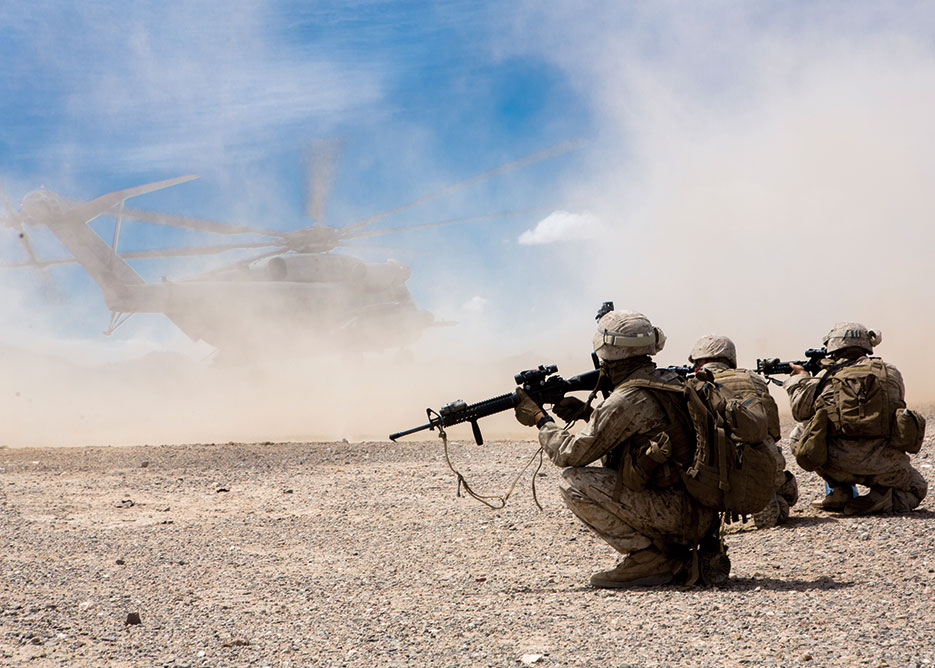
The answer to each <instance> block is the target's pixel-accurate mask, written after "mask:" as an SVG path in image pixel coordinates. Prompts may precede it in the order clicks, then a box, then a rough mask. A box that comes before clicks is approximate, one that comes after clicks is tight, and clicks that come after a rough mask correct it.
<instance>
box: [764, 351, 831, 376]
mask: <svg viewBox="0 0 935 668" xmlns="http://www.w3.org/2000/svg"><path fill="white" fill-rule="evenodd" d="M827 356H828V351H827V350H825V349H824V348H809V349H808V350H806V351H805V357H806V358H808V359H805V360H798V361H795V362H780V361H779V358H778V357H772V358H767V359H758V360H757V361H756V372H757V373H759V374H763V375H764V376H766V377H769V376H771V375H774V374H784V373H786V374H788V373H792V365H793V364H797V365H799V366H803V367H805V370H806V371H808V372H809V373H811V374H816V373H818V372H819V371H821V360H823V359H824V358H826V357H827ZM769 380H773V379H772V378H770V379H769ZM773 382H777V383H778V382H779V381H775V380H773Z"/></svg>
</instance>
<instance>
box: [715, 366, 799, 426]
mask: <svg viewBox="0 0 935 668" xmlns="http://www.w3.org/2000/svg"><path fill="white" fill-rule="evenodd" d="M714 380H715V382H717V384H718V385H722V386H723V387H726V388H727V389H728V390H730V391H731V392H733V393H734V394H736V395H737V396H739V397H745V398H748V397H756V401H757V403H759V404H760V405H761V406H762V407H763V410H764V411H765V412H766V431H767V433H768V434H769V435H770V437H772V439H773V440H774V441H778V440H779V439H780V438H781V437H782V431H781V430H780V427H779V407H778V406H777V405H776V402H775V401H773V398H772V397H771V396H770V394H769V387H768V386H767V385H766V381H764V380H763V379H761V378H760V377H759V376H757V375H756V374H754V373H752V372H750V371H746V370H744V369H725V370H724V371H718V372H717V373H715V374H714Z"/></svg>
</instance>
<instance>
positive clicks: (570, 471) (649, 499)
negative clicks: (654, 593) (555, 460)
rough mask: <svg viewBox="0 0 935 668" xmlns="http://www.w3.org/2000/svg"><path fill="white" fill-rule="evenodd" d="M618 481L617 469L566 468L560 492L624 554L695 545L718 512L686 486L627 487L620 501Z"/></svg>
mask: <svg viewBox="0 0 935 668" xmlns="http://www.w3.org/2000/svg"><path fill="white" fill-rule="evenodd" d="M616 483H617V472H616V471H615V470H613V469H607V468H600V467H596V466H573V467H569V468H566V469H564V470H563V471H562V477H561V480H560V482H559V491H560V492H561V494H562V498H563V499H564V500H565V505H567V506H568V508H569V509H570V510H571V512H573V513H574V514H575V515H576V516H577V517H578V519H580V520H581V521H582V522H584V523H585V524H586V525H587V526H588V527H590V528H591V530H592V531H594V533H596V534H597V535H598V536H600V537H601V538H602V539H604V540H605V541H606V542H607V543H608V544H609V545H610V546H611V547H613V548H614V549H615V550H617V551H618V552H620V553H622V554H629V553H630V552H634V551H636V550H642V549H645V548H647V547H649V546H651V545H656V547H660V548H664V547H665V546H667V545H673V546H675V545H681V546H684V545H695V544H697V543H698V542H699V541H700V540H701V538H702V537H703V536H704V535H705V533H706V532H707V530H708V528H709V527H710V526H711V524H712V523H713V522H714V521H715V519H716V517H717V513H715V512H714V511H713V510H709V509H707V508H703V507H701V506H699V505H698V504H697V503H695V502H694V501H693V500H692V498H691V497H690V496H689V495H688V492H686V491H685V490H684V489H683V488H682V487H680V486H679V487H672V488H667V489H646V490H642V491H639V492H637V491H634V490H631V489H628V488H626V487H622V488H621V489H620V491H619V494H618V497H617V499H616V500H614V487H615V486H616Z"/></svg>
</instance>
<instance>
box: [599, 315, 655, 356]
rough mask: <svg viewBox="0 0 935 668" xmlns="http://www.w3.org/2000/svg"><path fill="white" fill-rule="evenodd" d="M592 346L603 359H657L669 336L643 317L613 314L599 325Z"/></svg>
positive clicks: (607, 316)
mask: <svg viewBox="0 0 935 668" xmlns="http://www.w3.org/2000/svg"><path fill="white" fill-rule="evenodd" d="M593 343H594V352H595V353H597V356H598V357H599V358H600V359H602V360H608V361H610V360H622V359H624V358H627V357H637V356H638V355H655V354H656V353H658V352H659V351H660V350H662V348H663V347H664V346H665V344H666V335H665V334H664V333H663V332H662V330H661V329H659V328H658V327H653V323H651V322H650V321H649V318H647V317H646V316H645V315H643V314H642V313H637V312H636V311H610V312H608V313H605V314H604V315H603V316H601V319H600V320H598V321H597V333H595V334H594V339H593Z"/></svg>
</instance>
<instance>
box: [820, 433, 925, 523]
mask: <svg viewBox="0 0 935 668" xmlns="http://www.w3.org/2000/svg"><path fill="white" fill-rule="evenodd" d="M816 473H818V475H820V476H821V477H822V478H824V480H825V481H826V482H827V483H828V484H829V485H830V486H831V487H838V486H839V485H842V484H843V485H851V484H856V485H864V486H866V487H890V488H892V489H893V510H894V511H896V512H897V513H901V512H906V511H908V510H912V509H913V508H915V507H916V506H918V505H919V504H920V503H921V502H922V499H924V498H925V495H926V493H927V492H928V482H926V480H925V478H923V477H922V474H921V473H919V472H918V471H916V470H915V469H914V468H913V467H912V465H911V464H910V463H909V455H907V454H906V453H905V452H902V451H899V450H896V449H894V448H890V447H886V446H885V445H883V444H881V443H880V442H879V441H845V440H838V439H835V440H832V441H829V443H828V461H827V462H826V463H825V465H824V466H822V467H820V468H819V469H818V470H817V471H816Z"/></svg>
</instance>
